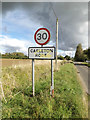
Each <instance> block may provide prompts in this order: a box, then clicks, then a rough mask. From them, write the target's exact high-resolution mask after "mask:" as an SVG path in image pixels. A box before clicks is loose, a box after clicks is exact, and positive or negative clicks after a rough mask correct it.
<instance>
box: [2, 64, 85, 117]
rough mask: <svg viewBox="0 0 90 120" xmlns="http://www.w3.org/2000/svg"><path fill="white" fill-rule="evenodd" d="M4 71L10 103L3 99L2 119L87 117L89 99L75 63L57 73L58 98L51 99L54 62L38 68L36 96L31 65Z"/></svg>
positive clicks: (56, 92)
mask: <svg viewBox="0 0 90 120" xmlns="http://www.w3.org/2000/svg"><path fill="white" fill-rule="evenodd" d="M2 71H3V72H2V85H3V89H4V94H5V99H6V101H7V102H5V100H4V99H3V100H2V106H3V107H2V118H32V119H33V118H87V108H86V105H85V102H86V100H85V99H84V100H83V98H85V97H84V93H83V90H82V87H81V85H80V83H79V81H78V77H77V72H76V69H75V68H74V65H73V64H65V65H60V66H59V70H58V71H57V72H55V73H54V80H55V93H54V98H52V97H51V96H50V84H51V80H50V78H51V75H50V63H48V64H47V63H46V64H44V65H42V64H39V65H36V66H35V97H32V96H31V95H32V81H31V78H32V77H31V75H32V71H31V66H29V65H27V66H24V67H20V66H19V67H18V66H17V67H6V68H3V70H2Z"/></svg>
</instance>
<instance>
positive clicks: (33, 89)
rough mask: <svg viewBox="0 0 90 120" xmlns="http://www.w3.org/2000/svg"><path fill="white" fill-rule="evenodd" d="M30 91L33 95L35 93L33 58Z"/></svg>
mask: <svg viewBox="0 0 90 120" xmlns="http://www.w3.org/2000/svg"><path fill="white" fill-rule="evenodd" d="M32 91H33V96H34V95H35V88H34V59H32Z"/></svg>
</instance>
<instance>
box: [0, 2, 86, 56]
mask: <svg viewBox="0 0 90 120" xmlns="http://www.w3.org/2000/svg"><path fill="white" fill-rule="evenodd" d="M52 8H53V9H54V11H55V13H56V15H57V17H58V19H59V45H58V49H59V50H58V53H59V54H61V55H64V56H65V55H66V54H68V55H71V56H72V55H74V53H75V50H76V46H77V45H78V44H79V43H81V44H82V47H83V49H86V48H88V2H50V3H49V2H3V3H2V35H0V38H1V39H0V51H1V52H2V53H4V52H15V51H17V52H24V53H25V54H27V52H28V50H27V49H28V47H30V46H31V47H32V46H33V47H34V46H39V45H37V44H36V43H35V40H34V33H35V31H36V30H37V29H38V28H40V27H46V28H47V29H48V30H49V31H50V33H51V40H50V42H49V44H47V45H46V46H53V45H54V46H55V40H56V17H55V15H54V12H53V9H52Z"/></svg>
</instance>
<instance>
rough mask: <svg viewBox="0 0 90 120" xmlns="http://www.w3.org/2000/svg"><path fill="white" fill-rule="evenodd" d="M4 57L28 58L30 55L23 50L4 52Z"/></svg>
mask: <svg viewBox="0 0 90 120" xmlns="http://www.w3.org/2000/svg"><path fill="white" fill-rule="evenodd" d="M2 58H11V59H27V58H28V57H27V56H26V55H24V54H23V53H21V52H13V53H5V54H2Z"/></svg>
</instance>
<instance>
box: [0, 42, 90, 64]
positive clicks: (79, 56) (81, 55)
mask: <svg viewBox="0 0 90 120" xmlns="http://www.w3.org/2000/svg"><path fill="white" fill-rule="evenodd" d="M0 57H2V58H8V59H9V58H11V59H28V56H26V55H24V53H21V52H13V53H5V54H1V53H0ZM58 59H60V60H64V59H66V60H74V61H79V62H84V61H86V60H90V48H88V49H86V50H83V49H82V45H81V44H78V46H77V48H76V52H75V56H74V58H71V57H70V56H68V55H66V56H65V57H63V56H61V55H58Z"/></svg>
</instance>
